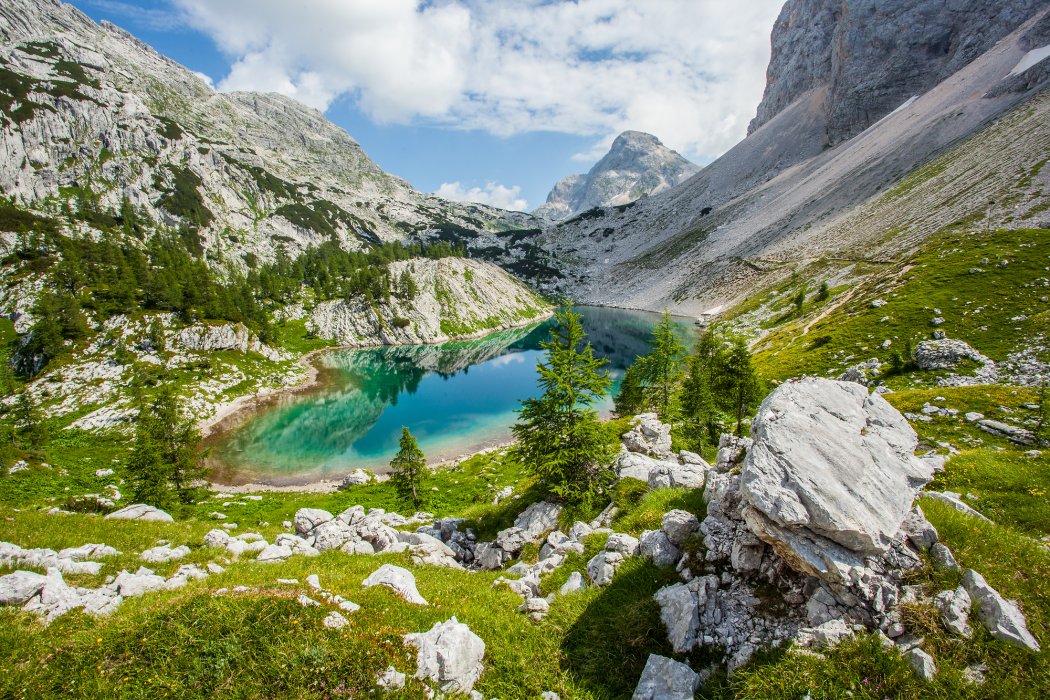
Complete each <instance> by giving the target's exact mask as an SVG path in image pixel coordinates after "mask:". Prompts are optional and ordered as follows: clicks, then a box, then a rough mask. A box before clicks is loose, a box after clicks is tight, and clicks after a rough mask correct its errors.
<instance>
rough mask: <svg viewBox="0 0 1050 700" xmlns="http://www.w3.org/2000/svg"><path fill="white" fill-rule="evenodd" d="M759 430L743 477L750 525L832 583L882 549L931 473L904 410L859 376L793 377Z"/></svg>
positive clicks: (775, 396)
mask: <svg viewBox="0 0 1050 700" xmlns="http://www.w3.org/2000/svg"><path fill="white" fill-rule="evenodd" d="M751 432H752V435H753V437H754V444H753V445H752V446H751V449H750V450H749V451H748V453H747V456H746V457H745V458H744V463H743V469H742V471H741V476H740V492H741V495H742V497H743V499H744V501H745V506H744V509H743V515H744V520H745V522H746V523H747V525H748V527H749V528H750V529H751V530H752V531H753V532H754V533H755V534H756V535H758V536H759V538H761V539H762V540H763V541H765V542H767V543H768V544H770V545H771V546H772V547H773V548H774V549H775V550H776V552H777V553H778V554H779V555H780V556H781V557H783V558H784V559H785V560H786V561H787V562H788V564H790V565H791V566H792V567H793V568H795V569H796V570H798V571H801V572H803V573H807V574H811V575H814V576H818V577H820V578H824V579H826V580H829V581H835V582H843V581H846V580H848V577H849V571H850V570H851V569H853V568H855V567H860V566H862V565H863V558H864V557H867V556H877V555H880V554H883V553H884V552H885V551H886V550H887V549H888V548H889V545H890V544H891V542H892V541H893V538H894V536H895V535H896V534H897V532H898V531H899V530H900V527H901V523H902V521H903V520H904V518H905V516H906V515H907V514H908V511H909V510H911V507H912V501H914V499H915V494H916V492H917V491H918V489H919V488H920V487H921V486H922V485H923V484H925V483H927V482H928V481H929V480H930V479H931V478H932V469H931V467H930V465H929V464H928V463H926V462H924V461H923V460H921V459H919V458H917V457H916V456H915V454H914V452H915V448H916V446H917V445H918V438H917V436H916V435H915V431H914V430H912V428H911V426H910V425H908V422H907V421H906V420H905V419H904V416H902V415H901V414H900V413H899V412H898V411H897V410H896V409H895V408H893V407H892V406H891V405H890V404H889V403H888V402H887V401H886V400H885V399H884V398H882V396H880V395H879V394H871V395H869V394H868V393H867V390H866V389H865V388H864V387H863V386H860V385H859V384H854V383H852V382H837V381H832V380H830V379H821V378H817V377H804V378H802V379H797V380H791V381H788V382H785V383H784V384H781V385H780V386H779V387H777V389H775V390H774V391H773V392H772V393H771V394H770V395H769V396H767V397H766V399H765V400H764V401H763V402H762V405H761V406H760V407H759V409H758V414H757V415H756V416H755V420H754V422H753V423H752V426H751Z"/></svg>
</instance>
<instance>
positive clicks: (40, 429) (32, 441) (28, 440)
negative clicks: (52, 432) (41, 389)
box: [14, 390, 47, 450]
mask: <svg viewBox="0 0 1050 700" xmlns="http://www.w3.org/2000/svg"><path fill="white" fill-rule="evenodd" d="M14 417H15V430H16V432H15V437H16V438H17V440H18V446H19V447H21V448H22V449H25V450H39V449H40V448H41V447H43V446H44V443H46V442H47V428H46V426H45V425H44V420H43V418H42V417H41V415H40V409H39V408H38V407H37V405H36V401H34V400H33V396H32V395H31V394H30V393H29V392H28V391H25V390H23V391H21V392H20V393H19V394H18V399H17V400H16V401H15V410H14Z"/></svg>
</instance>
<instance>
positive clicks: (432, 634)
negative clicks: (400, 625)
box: [405, 617, 485, 695]
mask: <svg viewBox="0 0 1050 700" xmlns="http://www.w3.org/2000/svg"><path fill="white" fill-rule="evenodd" d="M405 644H407V645H410V646H414V647H416V649H418V650H419V653H418V654H417V657H416V660H417V670H416V675H415V677H416V678H420V679H427V680H431V681H434V682H435V683H436V684H437V686H438V690H440V691H441V692H443V693H461V694H464V695H466V694H468V693H470V691H471V690H473V689H474V684H475V683H476V682H477V681H478V678H480V677H481V674H482V672H483V671H484V670H485V667H484V665H483V664H482V659H483V658H484V656H485V642H484V641H482V639H481V637H479V636H478V635H476V634H474V633H473V632H471V631H470V628H469V627H467V626H466V625H464V624H463V623H462V622H460V621H458V620H457V619H456V618H455V617H452V618H451V619H449V620H447V621H445V622H438V623H435V624H434V626H433V627H431V628H430V630H429V631H427V632H418V633H415V634H406V635H405Z"/></svg>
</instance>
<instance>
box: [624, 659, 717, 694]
mask: <svg viewBox="0 0 1050 700" xmlns="http://www.w3.org/2000/svg"><path fill="white" fill-rule="evenodd" d="M699 685H700V675H699V674H697V673H696V672H695V671H693V669H691V668H689V666H687V665H686V664H683V663H681V662H680V661H675V660H674V659H669V658H667V657H666V656H659V655H657V654H650V655H649V659H648V660H647V661H646V662H645V668H644V669H643V670H642V677H641V678H639V679H638V685H637V687H635V689H634V695H632V696H631V700H692V698H693V696H694V695H695V694H696V689H697V688H698V687H699Z"/></svg>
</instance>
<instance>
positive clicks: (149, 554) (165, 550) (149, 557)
mask: <svg viewBox="0 0 1050 700" xmlns="http://www.w3.org/2000/svg"><path fill="white" fill-rule="evenodd" d="M189 553H190V548H189V547H187V546H186V545H181V546H179V547H175V548H174V549H172V547H171V545H168V544H165V545H161V546H159V547H153V548H151V549H147V550H146V551H144V552H143V553H142V554H140V555H139V558H140V559H142V561H145V562H149V563H150V564H163V563H164V562H169V561H177V560H179V559H183V558H185V557H187V556H189Z"/></svg>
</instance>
